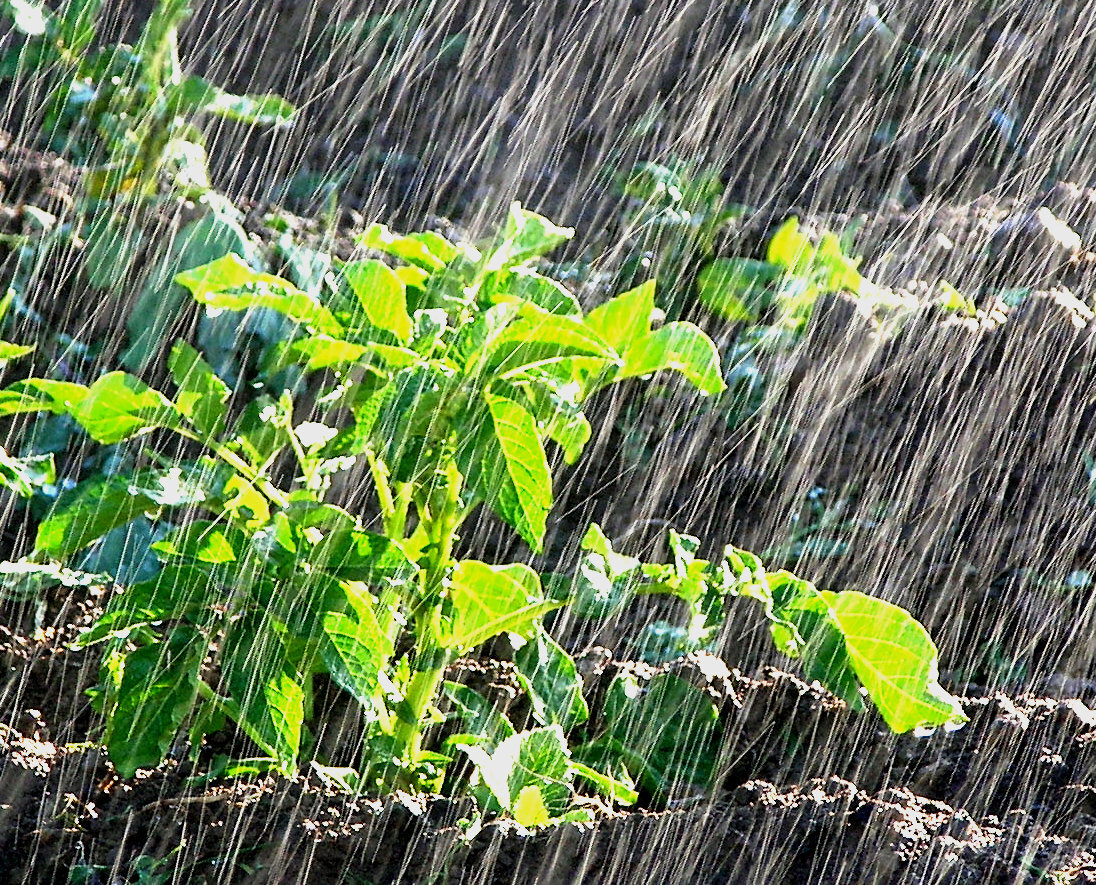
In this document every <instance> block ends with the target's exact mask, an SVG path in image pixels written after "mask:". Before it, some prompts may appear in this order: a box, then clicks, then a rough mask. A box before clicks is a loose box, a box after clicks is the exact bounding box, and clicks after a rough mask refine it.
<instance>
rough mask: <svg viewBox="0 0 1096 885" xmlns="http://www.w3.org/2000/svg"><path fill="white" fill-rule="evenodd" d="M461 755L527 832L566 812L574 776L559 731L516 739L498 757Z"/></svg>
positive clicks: (473, 752) (474, 750) (477, 751)
mask: <svg viewBox="0 0 1096 885" xmlns="http://www.w3.org/2000/svg"><path fill="white" fill-rule="evenodd" d="M460 749H462V750H463V751H464V752H465V753H467V754H468V756H469V758H470V759H471V760H472V762H473V763H474V764H475V766H476V770H477V772H478V773H479V777H480V779H481V780H482V782H483V783H484V784H485V785H486V786H487V788H488V789H489V790H490V792H491V796H492V797H493V798H494V800H495V801H496V802H497V803H498V804H499V806H500V807H501V808H502V809H503V810H504V811H508V812H510V813H511V814H512V815H513V816H514V819H515V820H517V822H518V823H519V824H521V825H522V826H525V827H533V826H543V825H545V824H548V823H550V822H551V821H553V820H554V819H556V818H558V817H560V816H561V815H562V814H563V813H564V812H565V811H566V810H567V806H568V805H569V804H570V802H571V781H572V778H573V776H574V775H573V771H572V769H571V753H570V751H569V750H568V749H567V739H566V738H565V737H564V734H563V730H562V729H561V728H560V727H559V726H556V725H553V726H549V727H547V728H535V729H533V730H531V731H524V732H521V733H520V734H515V735H513V736H512V737H508V738H506V740H504V741H503V742H502V743H501V744H499V745H498V747H497V748H496V749H495V751H494V752H493V753H488V752H487V751H486V750H484V749H483V747H479V746H467V745H462V746H461V747H460Z"/></svg>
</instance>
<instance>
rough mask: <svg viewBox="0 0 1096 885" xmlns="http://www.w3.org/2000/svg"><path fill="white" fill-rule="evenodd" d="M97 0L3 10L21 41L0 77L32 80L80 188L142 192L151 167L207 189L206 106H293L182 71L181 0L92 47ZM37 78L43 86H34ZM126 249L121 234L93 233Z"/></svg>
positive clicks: (287, 113) (225, 112)
mask: <svg viewBox="0 0 1096 885" xmlns="http://www.w3.org/2000/svg"><path fill="white" fill-rule="evenodd" d="M102 5H103V4H102V0H66V2H64V3H62V4H61V5H60V8H59V9H57V10H56V11H54V10H52V9H50V7H48V6H47V5H46V4H45V3H42V2H40V0H6V2H3V3H0V14H2V15H4V16H5V17H6V18H7V19H8V20H9V21H11V22H12V24H13V25H14V27H15V30H16V31H17V32H18V33H19V34H21V35H22V37H23V41H22V42H21V43H19V44H16V45H14V46H12V47H11V48H10V49H9V50H8V51H7V53H6V54H5V55H4V56H3V57H0V76H4V77H6V78H9V79H14V80H16V81H17V82H19V83H23V85H24V88H28V89H29V88H30V87H29V85H28V84H27V83H26V82H25V81H26V80H27V79H28V78H33V79H37V81H38V83H39V84H41V85H40V86H39V88H38V89H35V92H39V91H40V92H44V93H47V94H48V96H49V99H48V104H47V107H46V111H45V118H44V120H43V123H42V133H43V136H44V140H45V141H46V143H47V145H48V147H50V148H51V149H53V150H56V151H58V152H60V153H64V154H66V155H68V156H70V157H72V158H73V159H74V160H75V161H76V162H78V163H81V164H86V165H89V166H90V169H89V172H88V179H87V185H88V191H89V193H90V194H91V195H92V196H94V197H99V198H112V197H114V196H116V195H120V194H125V193H127V192H136V193H139V194H142V195H148V194H150V193H152V192H153V191H154V189H155V187H156V185H157V184H158V182H159V179H160V177H161V175H165V176H167V177H169V178H170V180H171V182H172V184H173V185H174V186H175V187H177V188H179V189H180V190H182V191H184V192H188V193H192V194H193V193H200V192H202V191H204V190H208V188H209V173H208V169H207V168H206V153H205V143H204V139H203V137H202V134H201V131H200V130H199V129H198V128H197V127H196V126H195V125H194V122H193V121H194V120H195V119H197V118H198V117H200V116H204V115H210V116H216V117H221V118H224V119H229V120H235V121H238V122H243V123H248V124H251V125H283V124H285V123H288V122H289V121H290V120H291V119H292V116H293V112H294V109H293V107H292V106H291V105H290V104H289V103H288V102H286V101H284V100H283V99H281V98H279V97H277V96H272V95H230V94H228V93H226V92H224V91H223V90H221V89H219V88H218V87H216V86H214V85H213V84H212V83H209V82H207V81H206V80H203V79H202V78H201V77H197V76H194V75H188V74H186V73H185V72H184V71H183V69H182V67H181V65H180V63H179V55H178V47H177V43H178V37H177V32H178V28H179V25H180V24H181V23H182V22H183V21H184V20H185V19H186V18H187V17H188V16H189V15H190V11H191V10H190V8H189V6H188V3H187V0H159V2H158V3H157V4H156V6H155V7H154V8H153V10H152V13H151V15H150V16H149V19H148V22H147V23H146V25H145V27H144V31H143V32H142V34H141V37H140V39H139V40H138V41H137V45H136V46H127V45H124V44H119V45H114V46H97V45H96V43H97V36H98V31H97V27H96V22H97V19H98V17H99V13H100V11H101V9H102ZM42 87H44V88H42ZM98 240H99V242H100V243H102V244H104V246H103V248H110V246H109V244H111V243H112V242H113V243H115V244H117V246H118V248H119V249H120V250H121V251H123V252H124V251H128V249H127V243H126V241H125V238H124V237H119V236H100V237H99V238H98Z"/></svg>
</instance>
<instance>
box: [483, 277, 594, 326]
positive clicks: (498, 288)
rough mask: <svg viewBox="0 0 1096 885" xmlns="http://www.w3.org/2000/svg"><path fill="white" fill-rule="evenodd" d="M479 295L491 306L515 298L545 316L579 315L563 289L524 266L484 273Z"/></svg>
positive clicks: (569, 295) (574, 302) (578, 306)
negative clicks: (542, 312) (528, 303)
mask: <svg viewBox="0 0 1096 885" xmlns="http://www.w3.org/2000/svg"><path fill="white" fill-rule="evenodd" d="M481 293H482V295H483V297H484V298H486V299H487V300H488V301H491V302H493V303H495V304H499V303H502V302H504V301H509V300H515V299H516V300H519V301H528V302H530V303H531V304H535V305H536V306H537V307H540V308H543V309H544V310H546V311H548V312H549V313H556V314H561V315H564V316H578V315H580V314H581V313H582V308H581V307H580V305H579V303H578V299H577V298H575V296H574V295H573V294H572V293H571V292H570V290H568V289H567V287H566V286H564V285H563V284H562V283H559V282H557V281H556V280H553V279H551V278H549V277H546V276H542V275H541V274H538V273H537V272H536V271H534V270H533V269H532V268H528V267H514V268H511V269H509V270H504V271H496V272H494V273H491V274H488V276H487V279H485V280H484V282H483V287H482V289H481Z"/></svg>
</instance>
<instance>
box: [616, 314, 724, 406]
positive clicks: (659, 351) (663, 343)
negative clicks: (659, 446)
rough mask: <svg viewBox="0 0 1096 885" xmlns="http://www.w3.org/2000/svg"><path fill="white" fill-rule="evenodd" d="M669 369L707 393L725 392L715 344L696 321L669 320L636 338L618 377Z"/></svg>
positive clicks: (629, 376) (648, 373)
mask: <svg viewBox="0 0 1096 885" xmlns="http://www.w3.org/2000/svg"><path fill="white" fill-rule="evenodd" d="M665 369H673V370H674V371H677V372H680V373H681V374H682V375H684V376H685V378H686V379H687V380H688V381H689V382H690V383H692V384H693V385H694V386H695V387H696V388H697V389H698V390H700V392H701V393H704V394H706V395H711V394H716V393H722V392H723V390H724V389H725V388H726V384H724V383H723V376H722V375H721V374H720V371H719V352H718V351H717V350H716V347H715V343H714V342H713V341H712V339H711V338H709V337H708V336H707V335H705V334H704V332H703V331H701V330H700V329H699V328H698V327H697V326H694V325H693V324H692V323H668V324H667V325H665V326H663V327H662V328H661V329H658V330H657V331H655V332H652V333H651V334H649V335H647V336H645V337H643V338H640V339H638V340H637V341H635V342H634V343H633V344H632V346H631V347H629V348H628V350H627V352H626V353H625V354H624V368H623V369H621V370H620V372H619V374H618V375H617V379H618V380H619V379H622V378H633V377H636V376H640V375H650V374H651V373H652V372H660V371H663V370H665Z"/></svg>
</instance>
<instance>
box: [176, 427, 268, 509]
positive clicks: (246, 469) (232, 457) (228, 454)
mask: <svg viewBox="0 0 1096 885" xmlns="http://www.w3.org/2000/svg"><path fill="white" fill-rule="evenodd" d="M173 429H174V431H175V432H176V433H178V434H179V436H182V437H184V438H185V439H189V440H191V441H192V442H196V443H200V444H202V445H203V446H205V447H206V448H207V449H209V450H210V451H211V452H213V454H214V455H216V456H217V457H218V458H220V459H221V460H222V461H224V462H225V464H227V465H228V466H229V467H231V468H232V469H233V470H235V471H236V472H237V473H239V474H240V475H241V476H243V477H244V478H245V479H246V480H248V482H251V483H254V485H255V486H256V487H257V488H258V489H259V491H261V492H262V493H263V494H264V495H266V497H267V498H269V499H270V501H271V502H272V503H273V504H275V505H276V506H278V507H282V508H284V507H288V506H289V498H288V497H287V496H286V495H285V493H284V492H282V490H281V489H279V488H278V487H277V486H276V485H274V483H272V482H271V481H270V480H269V479H267V478H266V477H265V476H263V475H262V473H260V472H259V471H257V470H255V469H254V468H253V467H252V466H251V465H250V464H248V463H247V462H246V461H245V460H244V459H243V458H241V457H240V456H239V455H237V454H236V453H235V452H233V451H231V450H229V449H226V448H225V447H224V446H222V445H220V444H219V443H215V442H213V441H212V440H210V439H206V438H203V437H202V436H200V435H199V434H197V433H191V432H190V431H189V430H187V429H186V428H185V427H175V428H173Z"/></svg>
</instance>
